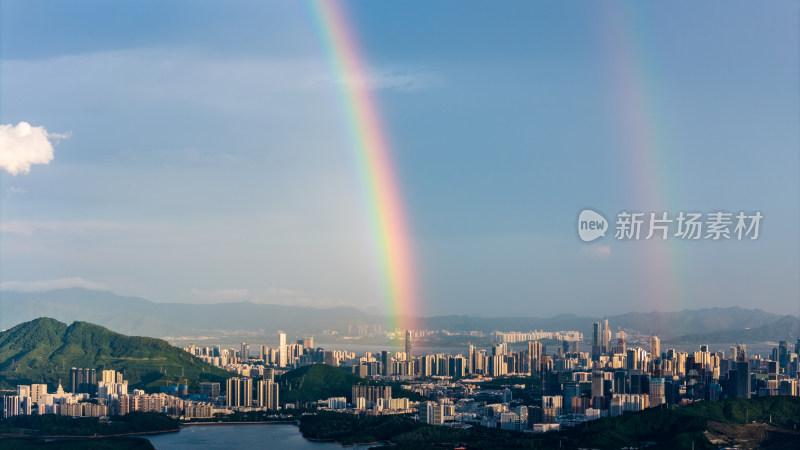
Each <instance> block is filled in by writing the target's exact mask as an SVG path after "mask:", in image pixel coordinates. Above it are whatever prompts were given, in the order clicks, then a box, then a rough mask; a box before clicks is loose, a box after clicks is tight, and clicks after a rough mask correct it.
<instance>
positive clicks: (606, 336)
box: [603, 319, 611, 353]
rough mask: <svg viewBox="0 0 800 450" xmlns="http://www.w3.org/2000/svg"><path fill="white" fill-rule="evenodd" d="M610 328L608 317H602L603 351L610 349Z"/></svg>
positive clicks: (606, 351)
mask: <svg viewBox="0 0 800 450" xmlns="http://www.w3.org/2000/svg"><path fill="white" fill-rule="evenodd" d="M610 343H611V328H609V327H608V319H603V353H608V352H610V351H611V347H610V346H609V344H610Z"/></svg>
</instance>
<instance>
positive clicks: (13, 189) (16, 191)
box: [3, 186, 28, 196]
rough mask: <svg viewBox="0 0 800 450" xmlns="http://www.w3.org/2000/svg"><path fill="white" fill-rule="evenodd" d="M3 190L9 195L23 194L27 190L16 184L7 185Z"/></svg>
mask: <svg viewBox="0 0 800 450" xmlns="http://www.w3.org/2000/svg"><path fill="white" fill-rule="evenodd" d="M3 192H5V194H6V195H9V196H11V195H15V194H25V193H26V192H28V191H26V190H25V189H22V188H19V187H16V186H10V187H7V188H6V189H5V190H4V191H3Z"/></svg>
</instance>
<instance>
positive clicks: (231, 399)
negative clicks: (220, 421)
mask: <svg viewBox="0 0 800 450" xmlns="http://www.w3.org/2000/svg"><path fill="white" fill-rule="evenodd" d="M225 387H226V390H227V392H226V393H225V394H226V396H227V401H228V403H227V406H228V407H235V406H252V403H253V380H252V379H250V378H228V380H227V382H226V386H225Z"/></svg>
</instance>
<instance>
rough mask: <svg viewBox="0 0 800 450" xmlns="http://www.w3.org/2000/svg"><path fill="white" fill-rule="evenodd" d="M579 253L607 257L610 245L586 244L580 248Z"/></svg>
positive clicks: (590, 256)
mask: <svg viewBox="0 0 800 450" xmlns="http://www.w3.org/2000/svg"><path fill="white" fill-rule="evenodd" d="M581 255H583V256H584V257H587V258H608V257H609V256H611V247H609V246H607V245H587V246H585V247H583V248H581Z"/></svg>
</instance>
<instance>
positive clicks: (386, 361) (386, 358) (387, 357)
mask: <svg viewBox="0 0 800 450" xmlns="http://www.w3.org/2000/svg"><path fill="white" fill-rule="evenodd" d="M381 372H382V373H383V375H384V376H392V375H394V364H392V354H391V353H389V351H388V350H383V351H382V352H381Z"/></svg>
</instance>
